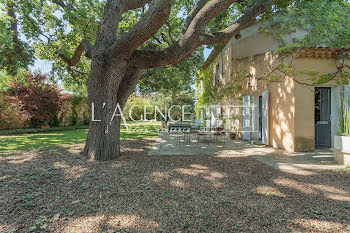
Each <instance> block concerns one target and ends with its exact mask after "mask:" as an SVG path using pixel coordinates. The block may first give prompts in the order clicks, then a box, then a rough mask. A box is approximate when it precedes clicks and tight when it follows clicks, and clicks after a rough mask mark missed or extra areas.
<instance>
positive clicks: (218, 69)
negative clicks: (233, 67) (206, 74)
mask: <svg viewBox="0 0 350 233" xmlns="http://www.w3.org/2000/svg"><path fill="white" fill-rule="evenodd" d="M222 75H223V68H222V59H220V61H219V63H216V64H215V66H214V69H213V86H215V84H216V83H220V82H222Z"/></svg>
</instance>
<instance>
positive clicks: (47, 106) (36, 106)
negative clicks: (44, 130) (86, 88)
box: [9, 73, 71, 128]
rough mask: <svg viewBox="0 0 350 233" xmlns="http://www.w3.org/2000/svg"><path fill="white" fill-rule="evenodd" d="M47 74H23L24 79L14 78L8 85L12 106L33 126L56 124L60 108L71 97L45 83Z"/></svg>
mask: <svg viewBox="0 0 350 233" xmlns="http://www.w3.org/2000/svg"><path fill="white" fill-rule="evenodd" d="M46 80H47V75H43V74H41V73H38V74H35V75H32V74H30V75H25V78H24V80H23V79H21V78H15V79H14V81H12V82H11V83H10V84H9V86H10V93H11V95H12V97H11V99H14V100H15V103H14V104H13V107H16V108H18V109H19V110H20V111H19V112H20V114H21V116H22V117H23V118H24V119H25V120H28V121H30V126H31V127H33V128H37V127H41V126H43V125H45V124H46V125H50V126H58V125H59V119H58V116H57V113H58V111H59V110H60V108H61V107H62V106H63V105H64V104H65V103H66V101H67V100H68V99H69V98H70V97H71V95H69V94H61V93H60V90H59V89H58V88H57V87H56V86H54V85H51V84H48V83H46V82H45V81H46Z"/></svg>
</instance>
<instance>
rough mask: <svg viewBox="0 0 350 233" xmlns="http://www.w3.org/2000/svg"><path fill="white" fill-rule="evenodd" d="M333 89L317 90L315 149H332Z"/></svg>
mask: <svg viewBox="0 0 350 233" xmlns="http://www.w3.org/2000/svg"><path fill="white" fill-rule="evenodd" d="M331 145H332V138H331V88H329V87H316V88H315V148H331Z"/></svg>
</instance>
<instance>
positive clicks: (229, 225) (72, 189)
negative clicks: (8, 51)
mask: <svg viewBox="0 0 350 233" xmlns="http://www.w3.org/2000/svg"><path fill="white" fill-rule="evenodd" d="M150 143H151V141H148V140H124V141H123V146H122V151H123V155H122V157H121V158H120V159H119V160H117V161H113V162H105V163H97V162H91V161H88V160H86V159H85V158H84V157H83V156H81V155H80V154H79V152H80V151H81V150H82V145H74V146H70V147H50V148H47V149H41V150H35V151H31V152H19V153H8V154H2V155H0V232H2V231H5V232H84V233H87V232H108V233H110V232H350V172H349V171H345V170H343V171H340V170H339V171H338V170H337V171H335V170H329V171H318V170H310V171H302V172H301V171H295V170H291V171H288V172H281V171H277V170H274V169H273V168H271V167H269V166H267V165H264V164H262V163H261V162H259V161H256V160H253V159H252V158H249V157H247V156H245V155H244V154H243V153H240V152H239V151H237V154H236V155H232V154H224V153H223V154H220V155H215V156H149V155H147V153H146V150H147V149H148V147H149V145H150Z"/></svg>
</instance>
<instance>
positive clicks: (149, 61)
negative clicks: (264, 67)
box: [132, 0, 276, 69]
mask: <svg viewBox="0 0 350 233" xmlns="http://www.w3.org/2000/svg"><path fill="white" fill-rule="evenodd" d="M275 2H276V0H268V1H264V0H259V2H258V3H256V4H255V5H254V6H253V7H251V8H249V9H248V10H247V11H246V13H245V14H244V15H243V16H242V17H241V18H239V19H238V20H237V21H236V22H235V23H234V24H232V25H231V26H229V27H228V28H226V29H224V30H222V31H220V32H218V33H215V34H212V35H210V34H203V33H202V31H203V29H204V28H205V27H206V25H207V24H208V23H209V22H210V19H211V18H213V17H215V15H217V14H218V13H219V12H221V11H222V10H224V9H225V8H227V7H229V6H230V5H231V3H232V1H226V0H213V1H210V2H209V3H207V4H206V5H205V6H204V7H203V8H202V9H201V10H200V11H199V13H198V14H197V15H196V16H195V17H194V19H193V20H192V22H191V24H190V26H189V28H188V30H187V31H186V33H185V34H184V35H183V36H182V38H181V39H180V40H179V41H178V42H177V43H175V44H174V45H173V46H171V47H168V48H166V49H164V50H162V51H140V50H136V51H134V53H133V56H132V63H133V64H134V66H135V67H138V68H145V69H147V68H156V67H161V66H167V65H175V64H178V63H180V62H181V61H183V60H184V59H186V58H187V57H189V56H190V55H191V54H192V52H193V51H194V50H195V49H196V48H197V47H198V46H200V45H206V44H215V43H226V42H227V41H228V40H229V39H230V38H231V37H232V36H234V35H236V34H237V33H239V32H240V30H242V29H244V28H245V27H247V26H249V25H251V23H252V22H254V21H255V19H256V17H257V16H259V15H260V14H261V13H263V12H264V11H266V10H267V9H269V7H271V6H272V5H273V4H274V3H275Z"/></svg>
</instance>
